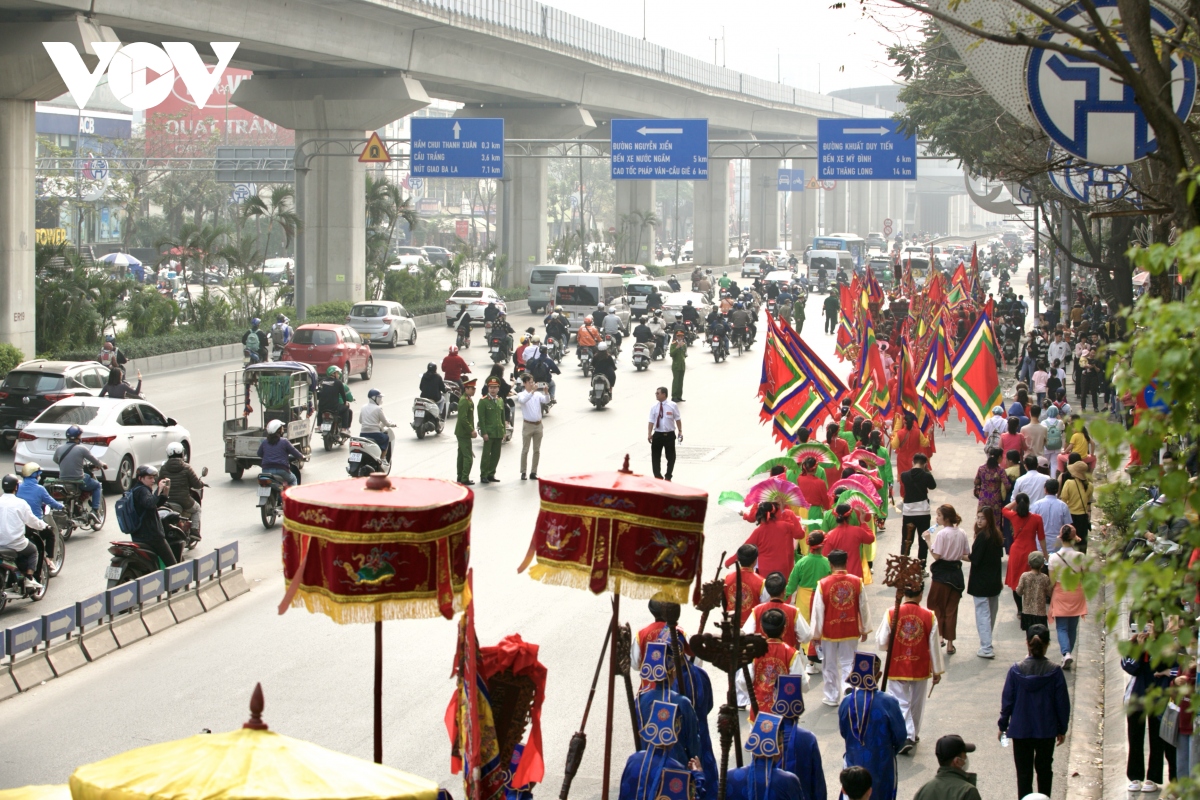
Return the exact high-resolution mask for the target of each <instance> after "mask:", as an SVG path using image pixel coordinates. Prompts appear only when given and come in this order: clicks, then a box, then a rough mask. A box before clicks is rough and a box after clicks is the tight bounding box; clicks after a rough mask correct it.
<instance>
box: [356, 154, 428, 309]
mask: <svg viewBox="0 0 1200 800" xmlns="http://www.w3.org/2000/svg"><path fill="white" fill-rule="evenodd" d="M366 195H367V196H366V218H367V283H368V286H369V287H370V288H369V290H368V293H367V294H368V296H369V297H373V298H378V297H380V296H381V295H382V294H383V292H384V283H385V279H386V278H387V273H388V267H389V266H390V265H391V263H392V248H393V245H394V242H395V237H396V234H397V232H398V228H399V225H398V224H399V223H401V222H403V223H406V224H407V225H408V227H409V230H416V228H417V224H418V223H419V222H420V220H419V218H418V217H417V212H416V210H415V209H414V208H413V207H412V203H411V201H410V200H409V199H408V198H406V197H404V193H403V192H402V191H401V189H400V187H399V186H398V185H397V184H395V183H393V182H392V181H390V180H388V179H387V178H386V177H380V178H376V177H375V176H373V175H367V185H366Z"/></svg>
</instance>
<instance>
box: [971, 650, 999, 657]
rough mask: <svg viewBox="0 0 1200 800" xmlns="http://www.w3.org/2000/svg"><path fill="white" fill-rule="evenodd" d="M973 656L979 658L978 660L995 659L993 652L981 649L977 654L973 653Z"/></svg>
mask: <svg viewBox="0 0 1200 800" xmlns="http://www.w3.org/2000/svg"><path fill="white" fill-rule="evenodd" d="M975 655H977V656H979V657H980V658H995V657H996V653H995V652H994V651H992V650H984V649H982V648H981V649H980V650H979V651H978V652H977V653H975Z"/></svg>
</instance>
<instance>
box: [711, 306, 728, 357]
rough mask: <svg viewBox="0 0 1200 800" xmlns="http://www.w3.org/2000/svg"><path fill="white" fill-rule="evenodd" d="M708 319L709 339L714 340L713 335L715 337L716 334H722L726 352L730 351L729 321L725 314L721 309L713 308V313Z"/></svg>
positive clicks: (722, 342)
mask: <svg viewBox="0 0 1200 800" xmlns="http://www.w3.org/2000/svg"><path fill="white" fill-rule="evenodd" d="M707 321H708V327H707V328H706V331H707V333H708V338H709V341H712V337H714V336H720V337H721V344H722V345H723V346H724V349H725V352H727V353H728V352H729V322H728V321H727V320H726V319H725V315H724V314H721V313H720V312H719V311H717V310H716V309H715V308H714V309H713V310H712V313H711V314H709V315H708V320H707Z"/></svg>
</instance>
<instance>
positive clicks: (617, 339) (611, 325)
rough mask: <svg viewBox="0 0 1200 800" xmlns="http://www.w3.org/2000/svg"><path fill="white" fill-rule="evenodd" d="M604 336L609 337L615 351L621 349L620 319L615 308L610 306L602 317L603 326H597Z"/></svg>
mask: <svg viewBox="0 0 1200 800" xmlns="http://www.w3.org/2000/svg"><path fill="white" fill-rule="evenodd" d="M599 327H600V330H602V331H603V332H604V335H605V336H611V337H612V340H613V345H614V347H615V349H616V350H617V351H620V349H621V318H620V317H618V316H617V307H616V306H611V307H610V308H609V309H608V313H607V314H605V315H604V324H603V325H601V326H599Z"/></svg>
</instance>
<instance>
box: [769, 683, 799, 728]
mask: <svg viewBox="0 0 1200 800" xmlns="http://www.w3.org/2000/svg"><path fill="white" fill-rule="evenodd" d="M771 711H772V713H775V714H778V715H779V716H781V717H783V718H784V719H796V718H798V717H799V716H800V715H801V714H803V713H804V676H803V675H780V676H779V677H778V678H777V679H776V683H775V702H774V703H772V705H771Z"/></svg>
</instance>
